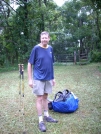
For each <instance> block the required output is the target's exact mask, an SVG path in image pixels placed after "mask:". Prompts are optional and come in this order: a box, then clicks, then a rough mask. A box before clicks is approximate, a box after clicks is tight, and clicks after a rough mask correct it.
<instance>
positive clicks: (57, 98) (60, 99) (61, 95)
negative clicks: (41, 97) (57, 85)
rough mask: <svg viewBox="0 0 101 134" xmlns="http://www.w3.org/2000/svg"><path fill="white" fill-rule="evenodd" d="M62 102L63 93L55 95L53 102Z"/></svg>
mask: <svg viewBox="0 0 101 134" xmlns="http://www.w3.org/2000/svg"><path fill="white" fill-rule="evenodd" d="M58 101H63V93H62V92H61V91H59V92H57V93H56V94H55V97H54V100H53V102H58Z"/></svg>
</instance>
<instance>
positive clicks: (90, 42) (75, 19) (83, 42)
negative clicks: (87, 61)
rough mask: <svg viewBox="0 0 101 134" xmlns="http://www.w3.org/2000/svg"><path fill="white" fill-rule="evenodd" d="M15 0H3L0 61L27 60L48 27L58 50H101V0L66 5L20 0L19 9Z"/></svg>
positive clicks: (77, 0)
mask: <svg viewBox="0 0 101 134" xmlns="http://www.w3.org/2000/svg"><path fill="white" fill-rule="evenodd" d="M14 2H15V1H14V0H2V1H0V65H3V64H7V65H9V63H15V62H26V61H27V59H28V57H29V54H30V51H31V49H32V47H33V46H34V45H36V44H37V43H38V42H39V40H40V36H39V35H40V32H41V31H44V30H47V31H49V32H50V34H51V41H50V43H51V45H52V46H53V47H54V52H55V54H59V53H61V54H66V53H72V52H73V51H74V50H80V52H81V53H82V52H83V51H85V49H88V50H89V52H91V53H94V54H96V55H97V54H98V53H99V51H101V2H100V0H87V1H85V0H71V1H69V2H68V1H67V2H65V4H64V5H63V6H62V7H58V6H57V5H56V4H55V3H54V1H53V0H18V1H16V5H18V8H17V9H16V10H15V9H14V7H12V6H11V3H12V4H14Z"/></svg>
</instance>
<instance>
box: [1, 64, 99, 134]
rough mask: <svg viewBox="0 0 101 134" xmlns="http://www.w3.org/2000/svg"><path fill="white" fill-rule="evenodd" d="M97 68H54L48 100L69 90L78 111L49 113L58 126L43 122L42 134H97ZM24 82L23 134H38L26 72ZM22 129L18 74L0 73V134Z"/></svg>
mask: <svg viewBox="0 0 101 134" xmlns="http://www.w3.org/2000/svg"><path fill="white" fill-rule="evenodd" d="M99 67H101V63H92V64H88V65H81V66H80V65H56V66H55V67H54V68H55V79H56V85H55V87H54V88H53V94H51V95H49V98H50V99H53V98H54V95H55V93H56V92H58V91H62V90H64V89H69V90H70V91H72V92H74V94H75V95H76V96H77V97H78V98H79V109H78V110H77V111H76V112H74V113H71V114H61V113H56V112H53V111H49V112H50V115H52V116H53V117H54V118H56V119H58V120H59V123H57V124H52V123H47V124H46V126H47V132H46V134H101V72H100V71H99ZM24 83H25V88H24V89H25V97H24V104H25V116H24V117H25V130H26V134H41V132H40V131H39V130H38V127H37V124H38V117H37V112H36V107H35V95H33V94H32V89H31V88H30V87H29V86H28V79H27V70H26V69H25V72H24ZM21 101H23V99H22V100H21ZM22 107H23V106H22V104H21V108H22ZM21 111H22V110H21ZM19 117H20V118H19ZM23 126H24V120H23V116H22V113H21V114H19V71H10V72H9V71H7V72H2V73H0V134H22V133H23V129H24V127H23Z"/></svg>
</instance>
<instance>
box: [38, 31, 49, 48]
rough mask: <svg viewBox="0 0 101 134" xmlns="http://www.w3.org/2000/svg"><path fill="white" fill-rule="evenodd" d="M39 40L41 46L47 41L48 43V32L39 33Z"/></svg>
mask: <svg viewBox="0 0 101 134" xmlns="http://www.w3.org/2000/svg"><path fill="white" fill-rule="evenodd" d="M40 40H41V44H42V45H43V46H46V45H47V44H48V43H49V40H50V36H49V33H48V32H46V31H44V32H42V33H41V34H40Z"/></svg>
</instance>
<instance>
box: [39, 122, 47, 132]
mask: <svg viewBox="0 0 101 134" xmlns="http://www.w3.org/2000/svg"><path fill="white" fill-rule="evenodd" d="M39 129H40V131H41V132H46V126H45V123H44V122H43V121H41V122H40V123H39Z"/></svg>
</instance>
